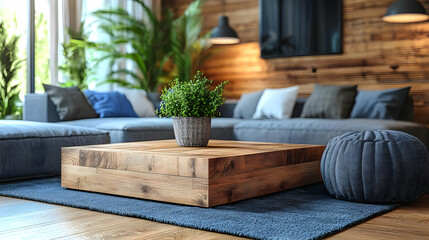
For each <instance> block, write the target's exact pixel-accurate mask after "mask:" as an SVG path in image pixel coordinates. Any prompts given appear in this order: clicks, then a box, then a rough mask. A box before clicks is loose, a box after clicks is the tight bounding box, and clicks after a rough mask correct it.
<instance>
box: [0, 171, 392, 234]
mask: <svg viewBox="0 0 429 240" xmlns="http://www.w3.org/2000/svg"><path fill="white" fill-rule="evenodd" d="M0 195H3V196H9V197H17V198H23V199H30V200H36V201H41V202H46V203H54V204H59V205H65V206H71V207H78V208H84V209H90V210H94V211H99V212H105V213H113V214H117V215H123V216H132V217H138V218H143V219H148V220H153V221H157V222H162V223H169V224H174V225H178V226H183V227H190V228H196V229H202V230H209V231H214V232H220V233H228V234H233V235H237V236H243V237H250V238H257V239H294V240H295V239H319V238H322V237H326V236H329V235H331V234H334V233H336V232H339V231H341V230H343V229H345V228H347V227H350V226H353V225H356V224H358V223H361V222H363V221H365V220H367V219H368V218H371V217H373V216H376V215H380V214H382V213H385V212H388V211H391V210H393V209H394V208H395V207H397V206H399V205H398V204H396V205H395V204H391V205H376V204H361V203H353V202H347V201H342V200H337V199H334V198H333V197H331V196H330V195H329V194H328V192H327V191H326V189H325V187H324V185H323V184H321V183H319V184H314V185H310V186H307V187H302V188H297V189H292V190H288V191H284V192H280V193H275V194H270V195H267V196H263V197H258V198H253V199H248V200H244V201H240V202H236V203H230V204H227V205H223V206H218V207H214V208H199V207H189V206H182V205H176V204H168V203H161V202H154V201H146V200H140V199H134V198H127V197H118V196H112V195H104V194H98V193H89V192H82V191H75V190H69V189H65V188H61V186H60V179H59V178H45V179H38V180H31V181H23V182H15V183H5V184H1V185H0Z"/></svg>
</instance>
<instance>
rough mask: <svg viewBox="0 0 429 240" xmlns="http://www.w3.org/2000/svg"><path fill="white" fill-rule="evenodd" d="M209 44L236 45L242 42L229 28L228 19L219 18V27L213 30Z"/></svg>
mask: <svg viewBox="0 0 429 240" xmlns="http://www.w3.org/2000/svg"><path fill="white" fill-rule="evenodd" d="M209 42H210V43H212V44H234V43H239V42H240V39H239V38H238V35H237V33H236V32H235V31H234V29H232V28H231V27H230V26H229V23H228V17H226V16H220V17H219V25H218V26H217V27H215V28H213V30H212V32H211V34H210V38H209Z"/></svg>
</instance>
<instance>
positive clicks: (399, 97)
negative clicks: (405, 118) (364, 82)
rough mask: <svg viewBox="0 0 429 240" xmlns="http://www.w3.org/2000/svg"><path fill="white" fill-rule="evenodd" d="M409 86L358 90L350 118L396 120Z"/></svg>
mask: <svg viewBox="0 0 429 240" xmlns="http://www.w3.org/2000/svg"><path fill="white" fill-rule="evenodd" d="M409 91H410V87H406V88H394V89H387V90H380V91H359V93H358V95H357V97H356V104H355V106H354V107H353V111H352V113H351V115H350V117H351V118H376V119H392V120H397V119H398V118H399V114H400V113H401V110H402V106H403V105H404V102H405V99H406V97H407V96H408V92H409Z"/></svg>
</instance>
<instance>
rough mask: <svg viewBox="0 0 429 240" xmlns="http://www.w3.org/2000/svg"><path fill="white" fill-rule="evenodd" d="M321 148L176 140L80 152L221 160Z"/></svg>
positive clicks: (96, 146) (138, 143)
mask: <svg viewBox="0 0 429 240" xmlns="http://www.w3.org/2000/svg"><path fill="white" fill-rule="evenodd" d="M312 147H321V146H320V145H306V144H283V143H266V142H243V141H229V140H210V142H209V144H208V146H207V147H179V146H178V145H177V143H176V141H175V140H174V139H172V140H158V141H143V142H128V143H113V144H101V145H88V146H79V147H69V148H79V149H80V150H93V151H106V150H107V151H109V152H134V153H140V154H153V155H166V156H176V157H186V158H209V159H210V158H219V157H234V156H243V155H252V154H261V153H268V152H276V151H285V150H293V149H302V148H312Z"/></svg>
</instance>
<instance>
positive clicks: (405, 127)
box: [234, 118, 427, 145]
mask: <svg viewBox="0 0 429 240" xmlns="http://www.w3.org/2000/svg"><path fill="white" fill-rule="evenodd" d="M384 129H387V130H398V131H403V132H406V133H409V134H411V135H413V136H415V137H417V138H419V139H420V140H421V141H423V142H424V143H425V144H426V143H427V140H426V136H427V135H426V134H427V133H426V128H425V127H424V126H423V125H420V124H418V123H413V122H404V121H392V120H379V119H342V120H339V119H302V118H291V119H285V120H252V121H249V120H244V121H242V122H240V123H237V124H236V125H235V126H234V136H235V137H236V138H237V140H239V141H261V142H277V143H301V144H320V145H326V144H327V143H328V141H329V140H330V139H332V138H334V137H336V136H340V135H342V134H344V133H347V132H351V131H360V130H384Z"/></svg>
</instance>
